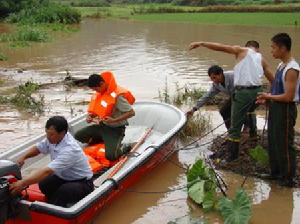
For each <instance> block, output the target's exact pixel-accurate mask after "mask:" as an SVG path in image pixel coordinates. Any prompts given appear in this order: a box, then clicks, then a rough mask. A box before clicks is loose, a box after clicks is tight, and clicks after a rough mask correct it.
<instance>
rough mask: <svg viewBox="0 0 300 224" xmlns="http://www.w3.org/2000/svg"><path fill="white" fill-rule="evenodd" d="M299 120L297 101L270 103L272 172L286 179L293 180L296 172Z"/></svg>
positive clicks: (269, 137) (269, 123) (269, 139)
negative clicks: (295, 127) (296, 136)
mask: <svg viewBox="0 0 300 224" xmlns="http://www.w3.org/2000/svg"><path fill="white" fill-rule="evenodd" d="M296 120H297V106H296V104H295V103H281V102H275V101H271V102H270V104H269V119H268V143H269V151H268V152H269V158H270V167H271V174H272V175H273V176H279V177H281V178H282V179H285V180H289V181H291V180H293V178H294V176H295V172H296V149H295V146H294V137H295V130H294V126H295V124H296Z"/></svg>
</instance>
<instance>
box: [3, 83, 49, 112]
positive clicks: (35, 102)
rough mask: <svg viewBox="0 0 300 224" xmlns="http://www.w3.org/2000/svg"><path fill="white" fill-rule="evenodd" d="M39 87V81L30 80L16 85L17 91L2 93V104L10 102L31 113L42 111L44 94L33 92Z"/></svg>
mask: <svg viewBox="0 0 300 224" xmlns="http://www.w3.org/2000/svg"><path fill="white" fill-rule="evenodd" d="M38 89H39V85H38V84H37V83H34V82H31V81H28V82H26V83H25V84H21V85H19V86H18V87H16V90H15V93H14V94H10V95H1V96H0V104H9V105H13V106H15V107H17V108H18V109H21V110H26V111H28V112H30V113H42V112H43V111H44V105H45V103H44V96H43V95H37V96H35V97H34V96H33V94H34V93H35V92H36V91H37V90H38Z"/></svg>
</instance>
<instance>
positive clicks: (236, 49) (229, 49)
mask: <svg viewBox="0 0 300 224" xmlns="http://www.w3.org/2000/svg"><path fill="white" fill-rule="evenodd" d="M198 47H205V48H208V49H210V50H214V51H222V52H225V53H228V54H233V55H235V56H236V57H238V55H239V54H241V53H242V52H244V51H245V50H246V48H243V47H240V46H232V45H226V44H220V43H213V42H193V43H191V44H190V46H189V50H193V49H196V48H198Z"/></svg>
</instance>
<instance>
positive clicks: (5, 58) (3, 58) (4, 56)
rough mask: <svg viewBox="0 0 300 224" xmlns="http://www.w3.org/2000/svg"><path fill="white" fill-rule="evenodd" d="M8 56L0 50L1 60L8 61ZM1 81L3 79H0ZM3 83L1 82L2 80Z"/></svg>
mask: <svg viewBox="0 0 300 224" xmlns="http://www.w3.org/2000/svg"><path fill="white" fill-rule="evenodd" d="M7 59H8V58H7V56H6V55H4V54H2V53H1V52H0V61H7ZM0 81H1V80H0ZM0 83H1V82H0Z"/></svg>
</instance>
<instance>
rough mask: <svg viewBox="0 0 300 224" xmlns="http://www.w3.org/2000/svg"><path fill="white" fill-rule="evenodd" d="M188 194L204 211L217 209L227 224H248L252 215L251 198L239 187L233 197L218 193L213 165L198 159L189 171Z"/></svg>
mask: <svg viewBox="0 0 300 224" xmlns="http://www.w3.org/2000/svg"><path fill="white" fill-rule="evenodd" d="M187 186H188V196H189V197H190V198H191V199H192V200H193V201H194V202H195V203H197V204H198V205H200V206H201V207H202V208H203V209H204V211H206V212H207V211H211V210H217V211H219V212H220V213H221V215H222V217H223V220H224V222H225V224H247V223H248V221H249V219H250V217H251V200H250V198H249V196H248V195H247V193H246V192H245V190H244V189H242V188H239V189H237V191H236V193H235V197H234V198H233V199H229V198H228V197H227V196H226V197H220V196H219V195H218V194H217V187H218V180H217V177H216V174H215V171H214V170H213V168H212V167H209V166H208V165H206V164H205V162H204V161H203V160H201V159H200V160H197V161H196V162H195V163H194V164H193V166H192V167H191V168H190V169H189V170H188V172H187Z"/></svg>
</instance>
